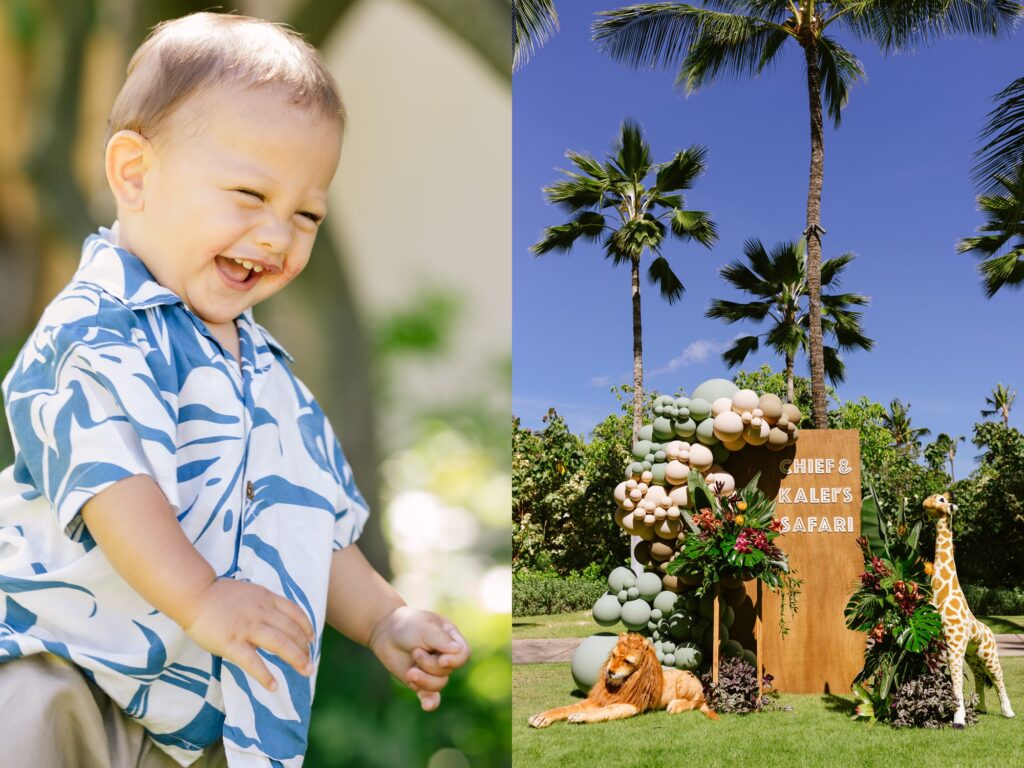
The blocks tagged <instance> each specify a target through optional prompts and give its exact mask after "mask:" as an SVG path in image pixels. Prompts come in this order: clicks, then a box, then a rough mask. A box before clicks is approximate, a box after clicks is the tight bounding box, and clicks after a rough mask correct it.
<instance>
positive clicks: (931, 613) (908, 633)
mask: <svg viewBox="0 0 1024 768" xmlns="http://www.w3.org/2000/svg"><path fill="white" fill-rule="evenodd" d="M941 634H942V619H941V618H940V617H939V613H938V611H936V610H935V606H933V605H932V604H931V603H925V604H924V605H922V606H921V607H920V608H918V609H917V610H916V611H914V614H913V615H912V616H911V617H910V619H909V621H908V624H907V627H906V628H905V629H904V630H903V631H902V632H900V634H899V637H897V638H896V642H897V643H898V644H899V646H900V647H901V648H905V649H906V650H908V651H910V652H911V653H920V652H921V651H923V650H924V649H925V648H927V647H928V645H929V644H930V643H931V641H932V640H934V639H935V638H937V637H938V636H939V635H941Z"/></svg>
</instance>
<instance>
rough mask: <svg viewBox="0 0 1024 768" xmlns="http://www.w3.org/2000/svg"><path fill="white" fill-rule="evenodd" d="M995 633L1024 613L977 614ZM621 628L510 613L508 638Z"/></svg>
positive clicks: (582, 617)
mask: <svg viewBox="0 0 1024 768" xmlns="http://www.w3.org/2000/svg"><path fill="white" fill-rule="evenodd" d="M978 618H980V619H981V620H982V621H983V622H985V623H986V624H988V625H989V626H990V627H992V631H993V632H995V633H996V634H997V635H1003V634H1017V633H1020V634H1024V616H979V617H978ZM599 630H600V631H602V632H625V631H626V628H625V627H624V626H623V625H622V624H616V625H615V626H614V627H607V628H604V627H599V626H598V625H597V624H596V623H595V622H594V619H593V617H592V616H591V615H590V611H579V612H577V613H559V614H555V615H552V616H513V617H512V639H513V640H520V639H526V638H556V637H589V636H590V635H592V634H594V633H595V632H597V631H599Z"/></svg>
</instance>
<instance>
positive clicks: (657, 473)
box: [651, 461, 668, 485]
mask: <svg viewBox="0 0 1024 768" xmlns="http://www.w3.org/2000/svg"><path fill="white" fill-rule="evenodd" d="M667 466H668V464H666V463H665V462H664V461H662V462H660V463H658V464H651V482H653V483H654V484H655V485H664V484H665V467H667Z"/></svg>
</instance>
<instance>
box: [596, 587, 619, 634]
mask: <svg viewBox="0 0 1024 768" xmlns="http://www.w3.org/2000/svg"><path fill="white" fill-rule="evenodd" d="M591 613H593V615H594V621H596V622H597V623H598V624H600V625H601V626H602V627H610V626H612V625H613V624H618V623H619V617H620V616H621V615H622V606H621V605H620V604H619V599H618V598H617V597H616V596H615V595H612V594H607V595H602V596H601V597H599V598H598V599H597V602H596V603H594V609H593V610H592V611H591Z"/></svg>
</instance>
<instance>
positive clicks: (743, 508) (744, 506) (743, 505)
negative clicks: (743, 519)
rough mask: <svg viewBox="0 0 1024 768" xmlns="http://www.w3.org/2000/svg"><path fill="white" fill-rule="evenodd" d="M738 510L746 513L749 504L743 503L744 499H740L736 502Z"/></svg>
mask: <svg viewBox="0 0 1024 768" xmlns="http://www.w3.org/2000/svg"><path fill="white" fill-rule="evenodd" d="M736 509H738V510H739V511H740V512H746V511H747V502H745V501H743V499H740V500H739V501H737V502H736Z"/></svg>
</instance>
